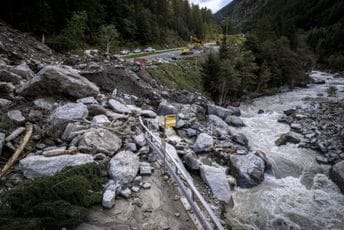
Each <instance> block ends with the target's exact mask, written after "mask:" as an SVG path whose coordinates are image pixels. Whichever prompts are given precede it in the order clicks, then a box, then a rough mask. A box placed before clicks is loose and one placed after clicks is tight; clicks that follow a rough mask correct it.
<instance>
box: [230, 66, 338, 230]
mask: <svg viewBox="0 0 344 230" xmlns="http://www.w3.org/2000/svg"><path fill="white" fill-rule="evenodd" d="M311 77H312V78H315V79H324V80H325V81H326V83H325V84H322V85H316V84H312V85H310V86H309V87H308V88H300V89H295V90H293V91H290V92H286V93H280V94H278V95H274V96H268V97H261V98H257V99H256V100H254V101H253V102H252V103H250V104H243V105H241V108H240V109H241V112H242V119H243V121H244V122H245V124H246V127H243V128H233V129H232V130H231V131H232V132H233V133H243V134H244V135H245V136H246V137H247V138H248V140H249V145H250V147H251V150H253V151H255V150H258V149H259V150H262V151H264V152H265V153H266V154H267V156H268V157H269V159H270V160H271V161H272V163H273V170H272V172H271V173H269V174H267V173H266V174H265V179H264V181H263V182H262V183H261V184H260V185H258V186H257V187H254V188H251V189H241V188H236V189H235V191H233V200H234V207H233V208H227V210H226V214H225V217H226V219H227V221H229V223H230V224H231V226H233V228H234V229H322V230H323V229H344V195H343V194H341V193H340V191H339V189H338V187H337V186H335V185H334V183H333V182H332V181H331V180H330V179H328V177H327V175H326V174H327V172H328V166H327V167H326V166H321V165H319V164H318V163H317V162H316V161H315V157H316V156H317V153H316V152H314V151H312V150H309V149H304V148H298V146H297V145H296V144H287V145H285V146H280V147H278V146H276V145H275V140H276V139H277V138H278V137H279V136H280V135H281V134H283V133H286V132H289V131H290V128H289V126H288V125H286V124H282V123H279V122H277V120H278V118H279V117H280V116H281V115H282V114H283V111H284V110H286V109H290V108H295V107H297V106H299V107H301V108H302V107H306V106H310V104H309V103H308V102H307V101H306V100H304V99H305V98H316V97H327V92H326V90H327V89H328V87H329V86H330V85H335V86H336V87H337V89H338V90H337V98H336V99H335V100H343V99H344V78H334V77H333V75H330V74H326V73H322V72H312V73H311ZM321 94H322V95H323V96H322V95H321ZM259 109H263V110H264V111H265V113H263V114H258V113H257V111H258V110H259ZM299 137H300V138H302V137H301V136H299Z"/></svg>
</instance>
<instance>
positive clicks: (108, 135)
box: [78, 128, 122, 156]
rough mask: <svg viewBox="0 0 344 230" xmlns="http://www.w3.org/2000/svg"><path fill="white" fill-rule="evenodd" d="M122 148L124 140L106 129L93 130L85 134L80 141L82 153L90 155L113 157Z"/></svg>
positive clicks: (79, 146)
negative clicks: (102, 154) (99, 154)
mask: <svg viewBox="0 0 344 230" xmlns="http://www.w3.org/2000/svg"><path fill="white" fill-rule="evenodd" d="M121 146H122V140H121V139H120V138H119V137H118V136H117V135H116V134H114V133H112V132H111V131H109V130H106V129H101V128H98V129H91V130H90V131H87V132H85V133H84V134H83V135H82V136H81V139H80V141H79V145H78V148H79V150H80V151H82V152H85V153H90V154H95V153H104V154H106V155H108V156H113V155H114V154H115V153H116V152H117V151H118V150H119V149H120V148H121Z"/></svg>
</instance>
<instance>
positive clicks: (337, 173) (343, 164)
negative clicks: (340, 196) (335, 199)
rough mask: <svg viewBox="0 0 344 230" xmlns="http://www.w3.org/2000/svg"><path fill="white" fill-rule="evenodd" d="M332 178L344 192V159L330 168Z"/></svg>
mask: <svg viewBox="0 0 344 230" xmlns="http://www.w3.org/2000/svg"><path fill="white" fill-rule="evenodd" d="M330 178H331V180H333V181H334V182H335V183H336V184H337V186H338V187H339V188H340V190H341V191H342V193H344V160H343V161H340V162H338V163H337V164H335V165H333V166H332V168H331V169H330Z"/></svg>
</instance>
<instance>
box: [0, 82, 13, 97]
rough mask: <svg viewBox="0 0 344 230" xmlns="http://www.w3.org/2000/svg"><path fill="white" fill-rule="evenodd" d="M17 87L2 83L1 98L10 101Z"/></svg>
mask: <svg viewBox="0 0 344 230" xmlns="http://www.w3.org/2000/svg"><path fill="white" fill-rule="evenodd" d="M15 89H16V87H15V86H14V85H13V84H12V83H7V82H0V97H2V98H6V99H10V98H12V97H13V93H14V90H15Z"/></svg>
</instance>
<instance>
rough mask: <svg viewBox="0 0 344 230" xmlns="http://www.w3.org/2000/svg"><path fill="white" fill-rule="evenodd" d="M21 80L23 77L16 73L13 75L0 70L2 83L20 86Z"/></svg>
mask: <svg viewBox="0 0 344 230" xmlns="http://www.w3.org/2000/svg"><path fill="white" fill-rule="evenodd" d="M21 80H22V77H21V76H19V75H17V74H15V73H12V72H10V71H8V70H5V69H2V70H0V81H2V82H11V83H13V84H19V83H20V81H21Z"/></svg>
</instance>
